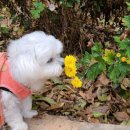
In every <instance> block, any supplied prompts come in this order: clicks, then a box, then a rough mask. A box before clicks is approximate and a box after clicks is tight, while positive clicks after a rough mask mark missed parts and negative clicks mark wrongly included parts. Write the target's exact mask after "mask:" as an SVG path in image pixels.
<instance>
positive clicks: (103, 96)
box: [98, 94, 109, 102]
mask: <svg viewBox="0 0 130 130" xmlns="http://www.w3.org/2000/svg"><path fill="white" fill-rule="evenodd" d="M108 98H109V97H108V95H106V94H102V95H99V96H98V99H99V100H100V101H102V102H105V101H107V100H108Z"/></svg>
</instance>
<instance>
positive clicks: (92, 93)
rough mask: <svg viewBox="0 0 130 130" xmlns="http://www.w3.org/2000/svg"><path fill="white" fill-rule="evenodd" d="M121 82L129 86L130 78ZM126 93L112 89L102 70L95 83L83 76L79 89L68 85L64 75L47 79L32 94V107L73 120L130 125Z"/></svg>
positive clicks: (128, 101)
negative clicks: (35, 92)
mask: <svg viewBox="0 0 130 130" xmlns="http://www.w3.org/2000/svg"><path fill="white" fill-rule="evenodd" d="M121 85H122V86H125V87H126V86H129V85H130V81H129V79H128V78H125V79H124V80H123V82H122V83H121ZM116 87H117V86H116ZM129 93H130V91H125V90H123V89H119V88H118V87H117V89H113V84H112V83H111V82H110V80H109V79H108V78H107V77H106V75H105V74H104V73H103V74H101V75H100V76H99V77H98V79H96V81H95V82H92V81H91V80H87V79H85V80H84V81H83V86H82V88H80V89H76V88H74V87H73V86H71V85H70V79H67V78H66V76H64V75H63V76H62V77H60V78H55V79H53V80H52V81H48V82H47V83H46V87H45V88H44V89H43V92H42V94H40V95H34V96H33V97H34V109H36V108H37V109H38V110H39V111H40V113H43V112H45V111H46V112H48V113H50V114H55V115H65V116H69V117H70V118H71V119H72V120H78V121H87V122H93V123H111V124H125V125H130V94H129Z"/></svg>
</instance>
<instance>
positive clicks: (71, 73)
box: [65, 64, 77, 77]
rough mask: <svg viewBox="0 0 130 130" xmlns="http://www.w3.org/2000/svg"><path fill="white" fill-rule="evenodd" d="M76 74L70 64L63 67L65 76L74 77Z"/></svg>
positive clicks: (74, 68)
mask: <svg viewBox="0 0 130 130" xmlns="http://www.w3.org/2000/svg"><path fill="white" fill-rule="evenodd" d="M76 73H77V68H76V66H75V65H73V64H70V65H67V66H65V74H66V75H67V76H68V77H74V76H75V75H76Z"/></svg>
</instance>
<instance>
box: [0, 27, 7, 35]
mask: <svg viewBox="0 0 130 130" xmlns="http://www.w3.org/2000/svg"><path fill="white" fill-rule="evenodd" d="M0 32H2V33H4V34H7V33H9V29H8V28H7V27H0Z"/></svg>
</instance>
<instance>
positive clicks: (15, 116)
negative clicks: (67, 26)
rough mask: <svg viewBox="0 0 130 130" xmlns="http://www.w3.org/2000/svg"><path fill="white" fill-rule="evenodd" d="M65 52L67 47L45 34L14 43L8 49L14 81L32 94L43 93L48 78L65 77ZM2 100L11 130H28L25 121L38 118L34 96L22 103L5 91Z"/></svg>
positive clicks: (38, 33) (24, 38) (35, 34)
mask: <svg viewBox="0 0 130 130" xmlns="http://www.w3.org/2000/svg"><path fill="white" fill-rule="evenodd" d="M62 50H63V45H62V43H61V42H60V41H59V40H58V39H56V38H55V37H53V36H52V35H47V34H45V33H44V32H42V31H35V32H32V33H30V34H27V35H24V36H23V37H21V38H20V39H17V40H13V41H11V42H10V44H9V46H8V48H7V58H8V59H7V60H8V62H9V66H10V70H11V74H12V76H13V78H14V79H15V80H16V81H17V82H18V83H20V84H22V85H24V86H27V87H28V88H29V89H30V90H31V91H32V92H35V91H40V90H41V88H42V87H43V84H44V82H45V81H46V80H47V79H50V78H52V77H56V76H60V75H61V73H62V71H63V68H62V65H63V58H61V57H60V54H61V52H62ZM2 87H4V86H2ZM1 100H2V106H3V113H4V118H5V122H6V123H7V124H8V125H9V126H10V127H11V130H28V125H27V124H26V123H25V122H24V120H23V118H32V117H33V116H35V115H37V111H35V110H31V108H32V98H31V96H28V97H27V98H25V99H24V100H22V101H21V100H20V99H18V98H17V97H16V96H15V95H14V94H13V93H11V92H9V91H5V90H1Z"/></svg>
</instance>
